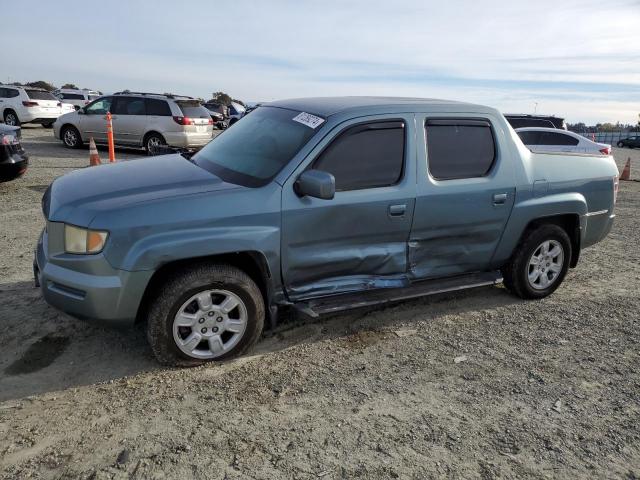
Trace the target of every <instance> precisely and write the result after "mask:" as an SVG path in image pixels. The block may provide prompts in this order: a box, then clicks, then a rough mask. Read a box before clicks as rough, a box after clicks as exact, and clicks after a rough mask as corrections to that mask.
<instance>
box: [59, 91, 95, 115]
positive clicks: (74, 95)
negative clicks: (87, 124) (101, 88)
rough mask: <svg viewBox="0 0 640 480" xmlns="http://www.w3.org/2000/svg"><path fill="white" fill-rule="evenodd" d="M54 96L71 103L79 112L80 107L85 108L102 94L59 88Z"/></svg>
mask: <svg viewBox="0 0 640 480" xmlns="http://www.w3.org/2000/svg"><path fill="white" fill-rule="evenodd" d="M53 95H54V96H56V97H57V98H59V99H60V100H61V101H62V102H65V103H70V104H72V105H73V106H74V107H76V108H75V110H78V108H80V107H84V106H85V105H88V104H89V103H90V102H92V101H94V100H95V99H96V98H99V97H101V96H102V94H101V93H100V92H97V91H95V90H88V89H86V88H85V89H82V90H76V89H73V88H59V89H57V90H54V91H53Z"/></svg>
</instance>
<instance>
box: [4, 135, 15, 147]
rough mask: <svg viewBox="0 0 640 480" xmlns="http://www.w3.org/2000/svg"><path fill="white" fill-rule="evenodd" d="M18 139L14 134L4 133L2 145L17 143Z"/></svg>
mask: <svg viewBox="0 0 640 480" xmlns="http://www.w3.org/2000/svg"><path fill="white" fill-rule="evenodd" d="M17 144H18V139H17V138H16V137H14V136H13V135H4V136H3V137H2V145H17Z"/></svg>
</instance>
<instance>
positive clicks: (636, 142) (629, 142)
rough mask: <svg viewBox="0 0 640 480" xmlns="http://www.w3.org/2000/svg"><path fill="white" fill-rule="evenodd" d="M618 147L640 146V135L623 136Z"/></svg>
mask: <svg viewBox="0 0 640 480" xmlns="http://www.w3.org/2000/svg"><path fill="white" fill-rule="evenodd" d="M617 145H618V147H620V148H622V147H628V148H640V136H638V135H636V136H634V137H627V138H621V139H620V140H618V143H617Z"/></svg>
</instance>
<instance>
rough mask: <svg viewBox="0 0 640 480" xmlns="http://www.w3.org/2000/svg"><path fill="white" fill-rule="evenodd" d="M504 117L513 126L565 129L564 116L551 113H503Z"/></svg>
mask: <svg viewBox="0 0 640 480" xmlns="http://www.w3.org/2000/svg"><path fill="white" fill-rule="evenodd" d="M504 118H506V119H507V122H509V124H510V125H511V126H512V127H513V128H514V129H516V128H525V127H543V128H558V129H560V130H566V129H567V124H566V123H565V121H564V118H560V117H555V116H553V115H527V114H524V113H505V114H504Z"/></svg>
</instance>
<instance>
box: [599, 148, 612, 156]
mask: <svg viewBox="0 0 640 480" xmlns="http://www.w3.org/2000/svg"><path fill="white" fill-rule="evenodd" d="M600 153H602V154H603V155H611V147H606V148H601V149H600Z"/></svg>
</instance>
